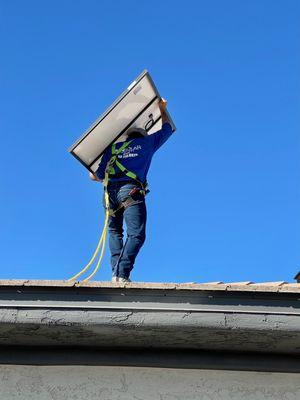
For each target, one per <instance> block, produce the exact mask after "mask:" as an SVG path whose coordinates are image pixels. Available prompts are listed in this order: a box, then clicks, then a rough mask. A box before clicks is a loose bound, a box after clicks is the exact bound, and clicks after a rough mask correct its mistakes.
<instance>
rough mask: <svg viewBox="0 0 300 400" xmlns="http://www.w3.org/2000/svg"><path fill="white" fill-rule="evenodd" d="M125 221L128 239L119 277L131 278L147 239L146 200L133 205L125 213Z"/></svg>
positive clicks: (119, 269)
mask: <svg viewBox="0 0 300 400" xmlns="http://www.w3.org/2000/svg"><path fill="white" fill-rule="evenodd" d="M124 219H125V223H126V227H127V239H126V241H125V244H124V247H123V251H122V254H121V256H120V259H119V261H118V268H117V269H118V276H119V277H120V278H126V279H128V278H129V275H130V272H131V270H132V268H133V266H134V262H135V258H136V256H137V255H138V252H139V250H140V248H141V247H142V245H143V243H144V242H145V238H146V220H147V211H146V204H145V199H144V198H141V202H140V203H137V204H133V205H131V206H129V207H128V208H126V210H125V211H124Z"/></svg>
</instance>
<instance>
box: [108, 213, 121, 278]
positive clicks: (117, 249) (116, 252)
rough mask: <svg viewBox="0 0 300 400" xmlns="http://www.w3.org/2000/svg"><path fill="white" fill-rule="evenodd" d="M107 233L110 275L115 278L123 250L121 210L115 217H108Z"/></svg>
mask: <svg viewBox="0 0 300 400" xmlns="http://www.w3.org/2000/svg"><path fill="white" fill-rule="evenodd" d="M108 232H109V249H110V254H111V258H110V262H111V269H112V275H113V276H117V271H116V266H117V262H118V260H119V258H120V255H121V252H122V248H123V212H122V211H121V210H120V211H118V212H117V213H116V216H115V217H109V221H108Z"/></svg>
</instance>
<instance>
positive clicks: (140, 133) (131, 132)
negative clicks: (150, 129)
mask: <svg viewBox="0 0 300 400" xmlns="http://www.w3.org/2000/svg"><path fill="white" fill-rule="evenodd" d="M126 135H127V137H128V139H136V138H140V137H145V136H147V131H146V130H145V129H143V128H135V127H134V126H133V127H131V128H129V129H128V130H127V132H126Z"/></svg>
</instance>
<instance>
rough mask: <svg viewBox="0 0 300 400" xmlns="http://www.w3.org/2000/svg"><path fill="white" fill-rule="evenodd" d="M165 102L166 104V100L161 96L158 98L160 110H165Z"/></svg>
mask: <svg viewBox="0 0 300 400" xmlns="http://www.w3.org/2000/svg"><path fill="white" fill-rule="evenodd" d="M167 104H168V102H167V100H166V99H163V98H161V99H160V100H159V102H158V107H159V109H160V111H161V112H164V111H166V108H167Z"/></svg>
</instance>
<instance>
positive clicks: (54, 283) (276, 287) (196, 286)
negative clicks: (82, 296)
mask: <svg viewBox="0 0 300 400" xmlns="http://www.w3.org/2000/svg"><path fill="white" fill-rule="evenodd" d="M6 286H25V287H28V286H31V287H49V288H50V287H66V288H67V287H85V288H88V287H91V288H106V289H109V288H112V289H113V288H118V287H124V288H126V289H161V290H191V291H208V290H209V291H210V290H218V291H227V292H232V291H241V292H274V293H277V292H281V293H285V292H286V293H300V283H288V282H285V281H277V282H260V283H255V282H250V281H246V282H226V283H225V282H221V281H219V282H204V283H195V282H187V283H157V282H130V283H113V282H109V281H87V282H84V281H65V280H29V279H17V280H16V279H11V280H0V288H1V287H6Z"/></svg>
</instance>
